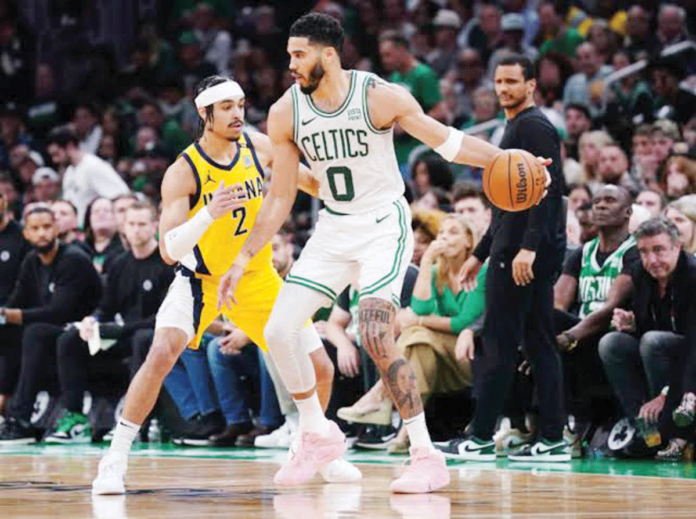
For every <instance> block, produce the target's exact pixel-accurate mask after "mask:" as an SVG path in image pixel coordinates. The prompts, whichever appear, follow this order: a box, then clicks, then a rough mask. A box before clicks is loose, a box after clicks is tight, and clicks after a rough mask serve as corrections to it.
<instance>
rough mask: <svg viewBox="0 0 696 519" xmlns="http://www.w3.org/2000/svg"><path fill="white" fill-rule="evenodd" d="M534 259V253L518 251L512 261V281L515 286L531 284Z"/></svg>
mask: <svg viewBox="0 0 696 519" xmlns="http://www.w3.org/2000/svg"><path fill="white" fill-rule="evenodd" d="M535 259H536V252H534V251H531V250H527V249H520V251H519V252H518V253H517V256H515V259H514V260H512V279H514V280H515V284H516V285H517V286H520V287H523V286H526V285H528V284H529V283H531V282H532V280H533V279H534V271H533V269H532V267H533V266H534V260H535Z"/></svg>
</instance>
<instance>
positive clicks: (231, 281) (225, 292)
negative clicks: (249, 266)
mask: <svg viewBox="0 0 696 519" xmlns="http://www.w3.org/2000/svg"><path fill="white" fill-rule="evenodd" d="M243 274H244V267H242V266H240V265H237V264H233V265H232V266H231V267H230V269H229V270H228V271H227V272H225V275H224V276H222V278H220V284H219V285H218V304H217V309H218V311H220V310H221V309H222V306H223V305H225V306H226V307H227V308H228V309H229V310H231V309H232V303H234V304H235V305H236V304H237V300H236V299H235V297H234V293H235V291H236V290H237V285H238V284H239V280H240V279H242V275H243Z"/></svg>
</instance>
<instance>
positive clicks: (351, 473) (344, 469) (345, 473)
mask: <svg viewBox="0 0 696 519" xmlns="http://www.w3.org/2000/svg"><path fill="white" fill-rule="evenodd" d="M296 450H297V440H295V441H293V443H292V445H290V449H289V450H288V459H290V458H291V457H292V456H293V455H294V454H295V452H296ZM319 474H321V477H322V478H324V481H326V482H327V483H354V482H355V481H360V480H361V479H362V472H360V469H359V468H358V467H356V466H355V465H353V464H352V463H350V462H349V461H346V460H345V459H343V458H336V459H335V460H333V461H330V462H328V463H327V464H325V465H322V466H321V468H320V469H319Z"/></svg>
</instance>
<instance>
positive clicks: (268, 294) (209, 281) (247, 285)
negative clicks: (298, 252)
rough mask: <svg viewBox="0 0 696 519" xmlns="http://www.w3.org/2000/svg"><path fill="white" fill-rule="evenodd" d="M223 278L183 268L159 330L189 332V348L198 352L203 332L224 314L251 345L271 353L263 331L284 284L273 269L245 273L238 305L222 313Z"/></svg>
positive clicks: (160, 314)
mask: <svg viewBox="0 0 696 519" xmlns="http://www.w3.org/2000/svg"><path fill="white" fill-rule="evenodd" d="M219 281H220V278H219V277H212V276H204V275H199V274H194V273H193V272H191V271H190V270H188V269H186V268H183V267H179V268H178V269H177V273H176V276H175V278H174V281H173V282H172V285H171V287H170V289H169V292H168V293H167V297H165V299H164V301H163V302H162V306H161V307H160V310H159V311H158V313H157V324H156V326H155V328H164V327H172V328H179V329H181V330H183V331H184V332H186V334H187V336H188V338H189V343H188V346H189V348H192V349H198V346H199V345H200V342H201V338H202V337H203V332H205V330H206V329H207V328H208V326H210V324H211V323H212V322H213V321H214V320H215V319H216V318H217V316H218V315H220V314H222V315H224V316H225V317H227V318H228V319H229V320H230V321H232V322H233V323H234V324H235V325H236V326H237V327H238V328H240V329H241V330H242V331H243V332H244V333H245V334H246V335H247V337H249V338H250V339H251V341H252V342H253V343H254V344H256V345H257V346H258V347H259V348H261V349H262V350H264V351H267V350H268V346H267V345H266V341H265V339H264V338H263V329H264V327H265V326H266V323H267V322H268V318H269V317H270V315H271V310H272V309H273V303H275V300H276V298H277V297H278V293H279V292H280V287H282V286H283V280H282V279H281V278H280V276H279V275H278V273H277V272H276V270H275V269H274V268H273V267H272V266H270V265H269V266H268V267H267V268H266V267H264V268H263V269H260V270H256V271H249V272H245V273H244V275H243V276H242V279H241V280H240V281H239V285H237V290H236V293H235V297H236V299H237V304H236V305H235V304H233V305H232V308H231V309H228V308H227V307H226V306H223V307H222V308H221V309H220V311H219V312H218V309H217V301H218V299H217V291H218V284H219Z"/></svg>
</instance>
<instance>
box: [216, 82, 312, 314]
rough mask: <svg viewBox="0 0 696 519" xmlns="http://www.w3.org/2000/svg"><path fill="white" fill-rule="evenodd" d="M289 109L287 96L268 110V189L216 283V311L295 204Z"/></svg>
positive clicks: (295, 159) (296, 155)
mask: <svg viewBox="0 0 696 519" xmlns="http://www.w3.org/2000/svg"><path fill="white" fill-rule="evenodd" d="M292 109H293V108H292V99H291V98H290V93H289V92H288V93H286V94H285V95H284V96H283V97H282V98H280V99H279V100H278V101H277V102H276V103H275V104H274V105H273V106H272V107H271V110H270V112H269V114H268V122H267V127H268V137H269V138H270V140H271V144H272V146H273V164H274V167H273V174H272V175H271V185H270V188H269V190H268V193H267V194H266V197H265V199H264V201H263V205H262V206H261V209H260V210H259V214H258V215H257V217H256V223H255V224H254V227H253V228H252V229H251V231H250V232H249V237H248V238H247V240H246V242H245V243H244V246H243V247H242V250H241V251H240V252H239V254H238V255H237V259H235V261H234V263H233V264H232V267H230V269H229V270H228V271H227V272H226V273H225V275H224V276H223V277H222V279H221V280H220V285H219V287H218V308H221V307H222V305H227V306H228V307H229V306H230V302H233V303H235V302H236V301H235V298H234V292H235V290H236V288H237V284H238V283H239V280H240V279H241V277H242V274H243V273H244V267H246V265H247V263H249V261H251V258H253V257H254V256H255V255H256V254H257V253H258V252H259V251H260V250H261V248H262V247H263V246H264V245H265V244H266V243H268V242H269V241H270V240H271V238H273V236H274V235H275V234H276V233H277V232H278V230H279V229H280V227H281V226H282V225H283V223H284V222H285V219H286V218H287V217H288V214H290V210H291V209H292V204H293V203H294V202H295V196H296V195H297V179H298V170H299V165H300V151H299V150H298V149H297V147H296V146H295V144H294V143H293V141H292V131H293V129H292Z"/></svg>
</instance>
